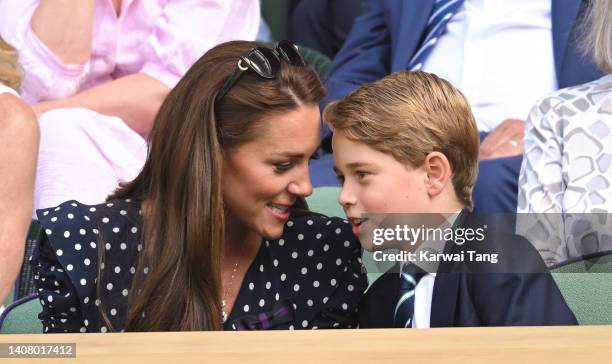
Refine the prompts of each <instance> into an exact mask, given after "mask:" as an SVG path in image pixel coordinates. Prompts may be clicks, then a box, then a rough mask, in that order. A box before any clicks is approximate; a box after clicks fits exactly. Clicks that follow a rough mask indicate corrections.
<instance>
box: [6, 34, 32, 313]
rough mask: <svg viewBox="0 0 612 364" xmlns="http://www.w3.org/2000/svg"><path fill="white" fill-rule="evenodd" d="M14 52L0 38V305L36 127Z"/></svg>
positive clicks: (25, 218)
mask: <svg viewBox="0 0 612 364" xmlns="http://www.w3.org/2000/svg"><path fill="white" fill-rule="evenodd" d="M20 83H21V70H20V67H19V64H18V62H17V52H16V51H15V49H14V48H13V47H11V46H10V45H8V44H7V43H6V42H5V41H4V40H3V39H2V38H1V37H0V145H2V148H1V149H0V176H1V178H2V183H0V196H1V197H0V252H2V254H0V305H1V304H2V303H3V302H4V299H5V297H6V296H7V295H8V293H9V291H10V288H11V286H12V285H13V282H14V280H15V276H16V275H17V272H18V271H19V268H20V267H21V264H22V262H23V249H24V242H25V239H26V233H27V231H28V226H29V225H30V216H31V215H32V199H33V194H34V174H35V170H36V156H37V154H38V125H37V123H36V117H35V116H34V113H33V112H32V110H31V109H30V107H29V106H28V105H27V104H26V103H25V102H23V101H22V100H21V99H20V98H19V96H18V95H17V91H18V90H19V85H20Z"/></svg>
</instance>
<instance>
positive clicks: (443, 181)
mask: <svg viewBox="0 0 612 364" xmlns="http://www.w3.org/2000/svg"><path fill="white" fill-rule="evenodd" d="M423 168H424V169H425V172H426V173H427V181H426V183H425V185H426V188H427V192H428V194H429V196H430V197H435V196H437V195H439V194H440V193H441V192H442V191H443V190H444V189H445V188H446V186H447V184H448V182H449V180H450V177H451V174H452V171H451V166H450V163H449V162H448V158H446V156H445V155H444V154H443V153H440V152H431V153H429V154H428V155H427V157H425V161H424V162H423Z"/></svg>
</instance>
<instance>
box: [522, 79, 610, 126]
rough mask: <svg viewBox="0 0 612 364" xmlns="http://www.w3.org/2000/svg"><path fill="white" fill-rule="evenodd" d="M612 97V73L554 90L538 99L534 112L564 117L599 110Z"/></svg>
mask: <svg viewBox="0 0 612 364" xmlns="http://www.w3.org/2000/svg"><path fill="white" fill-rule="evenodd" d="M611 99H612V75H606V76H603V77H601V78H599V79H597V80H594V81H590V82H587V83H583V84H580V85H576V86H570V87H566V88H562V89H559V90H556V91H553V92H551V93H549V94H547V95H544V96H542V97H541V98H540V99H539V100H538V101H536V103H535V105H534V107H533V109H532V112H538V113H540V114H542V115H550V114H552V115H558V116H563V117H564V118H567V117H571V116H574V115H582V116H584V114H585V113H587V112H589V111H590V110H599V108H600V105H601V104H602V102H607V103H609V102H610V100H611Z"/></svg>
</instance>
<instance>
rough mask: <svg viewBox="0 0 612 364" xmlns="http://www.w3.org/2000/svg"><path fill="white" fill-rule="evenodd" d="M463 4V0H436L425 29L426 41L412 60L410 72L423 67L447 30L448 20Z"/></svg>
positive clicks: (409, 67) (409, 66)
mask: <svg viewBox="0 0 612 364" xmlns="http://www.w3.org/2000/svg"><path fill="white" fill-rule="evenodd" d="M462 4H463V0H436V4H435V5H434V8H433V11H432V13H431V16H430V17H429V20H428V21H427V26H426V27H425V32H424V34H425V39H424V40H423V42H422V43H421V47H420V48H419V50H418V51H417V52H416V53H415V54H414V56H412V59H410V63H409V65H408V69H409V70H411V71H418V70H420V69H421V67H423V62H425V59H427V57H428V56H429V54H430V53H431V50H432V49H433V46H434V45H435V44H436V42H437V41H438V39H439V38H440V36H441V35H442V33H443V32H444V29H446V24H447V23H448V20H449V19H450V18H451V17H452V16H453V14H455V12H456V11H457V10H458V9H459V7H461V5H462Z"/></svg>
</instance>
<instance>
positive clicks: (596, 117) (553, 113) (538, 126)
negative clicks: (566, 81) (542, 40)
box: [517, 75, 612, 265]
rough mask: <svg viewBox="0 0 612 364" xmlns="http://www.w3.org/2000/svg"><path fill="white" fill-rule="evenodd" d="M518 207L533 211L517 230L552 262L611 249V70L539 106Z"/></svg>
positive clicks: (531, 124)
mask: <svg viewBox="0 0 612 364" xmlns="http://www.w3.org/2000/svg"><path fill="white" fill-rule="evenodd" d="M518 212H519V213H530V215H529V216H522V217H521V216H520V215H519V219H518V226H517V230H518V232H519V233H520V234H522V235H525V236H526V237H527V238H529V239H530V240H531V241H532V243H533V244H534V245H535V246H536V248H538V250H539V251H540V253H541V254H542V257H543V258H544V260H545V261H546V262H547V263H548V264H549V265H553V264H555V263H559V262H562V261H565V260H567V259H569V258H575V257H584V256H586V255H589V254H593V253H598V252H603V251H607V250H612V221H611V220H612V219H611V217H612V215H610V216H608V214H610V213H612V75H607V76H605V77H602V78H600V79H598V80H596V81H593V82H589V83H586V84H582V85H579V86H575V87H569V88H565V89H562V90H558V91H556V92H554V93H552V94H550V95H547V96H545V97H543V98H542V99H540V100H539V101H538V102H537V103H536V105H535V106H534V107H533V109H532V110H531V113H530V115H529V118H528V120H527V125H526V129H525V158H524V159H523V165H522V168H521V174H520V178H519V195H518ZM542 213H545V214H542ZM532 214H538V215H532Z"/></svg>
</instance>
